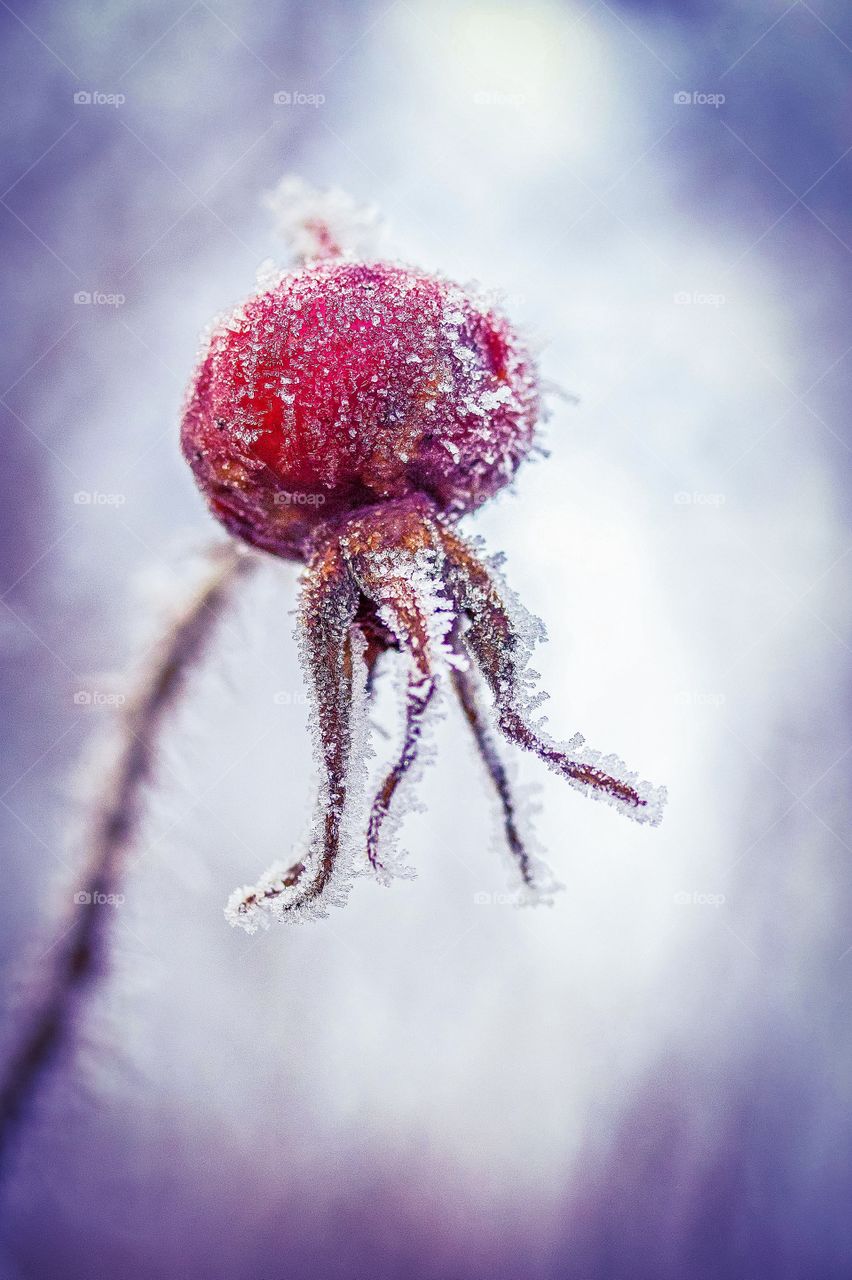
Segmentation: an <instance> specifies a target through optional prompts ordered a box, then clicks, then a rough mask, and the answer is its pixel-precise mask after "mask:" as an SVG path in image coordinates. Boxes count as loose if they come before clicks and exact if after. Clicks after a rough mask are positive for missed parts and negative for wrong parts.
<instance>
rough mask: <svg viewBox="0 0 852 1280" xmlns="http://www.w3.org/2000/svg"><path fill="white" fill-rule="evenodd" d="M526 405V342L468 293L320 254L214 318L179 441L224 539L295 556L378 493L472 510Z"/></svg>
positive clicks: (524, 443)
mask: <svg viewBox="0 0 852 1280" xmlns="http://www.w3.org/2000/svg"><path fill="white" fill-rule="evenodd" d="M538 413H539V395H538V383H537V375H536V369H535V365H534V362H533V360H532V358H531V356H530V354H529V352H528V350H527V349H526V347H525V346H524V344H523V343H522V342H521V341H520V340H519V338H518V337H517V335H516V334H515V333H514V332H513V330H512V329H511V327H510V326H509V324H508V323H507V321H506V320H505V319H504V317H503V316H502V315H500V314H499V313H498V312H496V311H495V310H493V309H492V308H490V307H489V306H488V305H486V304H485V303H483V302H482V301H481V300H479V299H478V298H477V297H476V296H475V295H474V294H472V293H471V292H469V291H467V290H464V289H462V288H460V287H459V286H458V285H455V284H452V283H450V282H449V281H447V280H445V279H443V278H442V277H440V276H436V275H430V274H427V273H424V272H422V271H417V270H413V269H411V268H407V267H403V266H398V265H393V264H389V263H371V264H366V263H360V262H351V261H342V260H340V259H332V260H322V261H318V262H314V263H311V264H310V265H308V266H306V267H304V268H303V269H302V270H299V271H296V272H291V273H289V274H286V275H283V276H282V277H281V279H280V280H279V282H278V283H277V284H276V285H275V286H274V287H273V288H271V289H268V290H267V291H265V292H261V293H259V294H257V295H255V296H254V297H252V298H250V299H249V300H248V301H247V302H246V303H244V304H243V305H242V306H240V307H238V308H237V310H236V311H234V312H233V313H232V314H231V315H230V316H229V317H228V318H227V319H226V320H225V321H224V322H222V323H220V324H219V325H218V327H217V328H216V329H215V330H214V332H213V334H212V337H211V339H210V342H209V345H208V347H207V350H206V352H205V354H204V355H203V357H202V360H201V363H200V365H199V367H198V370H197V372H196V375H195V378H194V381H193V384H192V386H191V388H190V393H189V397H188V401H187V405H186V409H185V412H184V417H183V426H182V446H183V451H184V455H185V457H186V459H187V461H188V462H189V464H190V466H191V467H192V470H193V473H194V475H195V478H196V481H197V483H198V484H199V486H200V488H201V489H202V491H203V492H204V494H205V495H206V497H207V500H208V502H209V504H210V507H211V509H212V511H213V513H214V514H215V515H216V516H217V517H218V519H220V520H221V521H222V522H223V524H225V526H226V527H227V528H228V530H229V531H230V532H231V533H233V534H236V535H237V536H239V537H241V538H244V539H245V540H246V541H248V542H251V543H253V544H255V545H256V546H259V547H263V548H264V549H266V550H268V551H272V552H275V553H276V554H278V555H282V556H288V557H292V558H296V559H302V558H304V557H305V555H306V554H307V550H308V546H309V542H310V536H311V534H312V532H313V531H314V530H315V529H316V527H317V525H319V524H322V523H324V522H327V521H334V520H335V518H337V517H339V516H341V515H345V514H348V513H350V512H352V511H354V510H357V509H359V508H362V507H369V506H371V505H374V504H376V503H381V502H383V501H386V500H388V499H398V498H402V497H406V496H408V495H414V494H422V495H425V496H427V497H429V498H430V499H431V500H432V501H433V502H434V504H435V505H436V507H437V508H438V510H439V511H441V512H443V513H445V514H447V515H450V516H451V517H452V516H458V515H461V514H463V513H464V512H467V511H471V510H473V509H475V508H476V507H478V506H479V505H480V504H481V503H483V502H484V501H485V500H486V499H487V498H489V497H491V496H492V494H494V493H495V492H496V491H497V490H498V489H500V488H501V487H502V486H504V485H505V484H507V483H508V482H509V481H510V480H511V479H512V477H513V475H514V473H515V471H516V470H517V467H518V465H519V463H520V462H521V460H522V459H523V457H524V456H525V454H526V453H527V452H528V450H529V448H530V445H531V443H532V439H533V432H534V428H535V424H536V419H537V417H538Z"/></svg>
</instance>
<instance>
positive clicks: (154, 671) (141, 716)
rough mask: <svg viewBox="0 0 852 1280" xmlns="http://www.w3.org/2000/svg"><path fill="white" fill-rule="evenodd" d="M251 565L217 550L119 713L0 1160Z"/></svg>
mask: <svg viewBox="0 0 852 1280" xmlns="http://www.w3.org/2000/svg"><path fill="white" fill-rule="evenodd" d="M255 563H256V561H255V560H254V558H253V557H250V556H247V555H245V554H244V553H243V552H241V551H239V550H238V549H237V548H236V547H235V546H233V545H230V544H226V545H224V546H222V547H217V548H216V552H215V567H214V569H213V571H212V572H211V573H210V574H209V575H208V577H207V579H206V580H205V581H204V582H203V583H202V585H201V586H200V587H199V589H198V591H197V592H196V594H195V595H194V597H193V598H192V600H191V601H190V602H189V603H188V604H187V606H186V607H185V608H184V609H183V611H182V612H181V614H180V615H179V616H178V617H177V618H176V619H175V621H174V622H173V623H172V625H171V627H170V629H169V631H168V632H167V634H166V635H165V636H164V637H163V640H162V641H161V643H160V645H159V647H158V649H157V652H156V653H155V655H154V657H153V659H152V661H151V663H150V665H149V667H148V670H147V672H146V674H145V676H144V678H143V681H142V684H141V686H140V688H139V690H138V692H137V693H136V695H135V697H133V698H132V699H131V701H130V703H129V705H128V707H127V710H126V712H125V715H124V718H123V724H122V739H121V745H120V748H119V751H118V755H117V759H116V762H115V765H114V768H113V770H112V772H111V774H110V776H109V778H108V780H107V784H106V787H105V790H104V793H103V797H102V799H101V800H100V802H99V803H98V805H97V808H96V810H95V813H94V816H93V822H92V834H91V838H90V853H89V858H88V861H87V863H86V867H85V871H84V873H83V884H84V885H85V889H86V892H85V895H82V894H81V895H79V896H80V897H83V896H85V899H86V900H85V901H78V902H76V903H75V907H74V915H73V918H72V919H71V921H70V923H69V924H67V925H66V929H65V932H64V933H62V934H60V938H59V942H58V943H56V944H54V947H53V948H52V953H53V954H52V965H51V971H50V974H49V975H48V976H47V978H46V979H45V981H44V985H43V989H42V992H41V995H40V998H39V999H38V1000H37V1003H36V1007H35V1009H34V1011H32V1012H31V1013H30V1015H29V1018H28V1020H27V1022H26V1024H25V1026H24V1028H23V1030H22V1033H21V1036H20V1040H19V1042H18V1044H17V1047H16V1048H15V1049H14V1050H13V1052H12V1053H11V1055H10V1056H9V1059H8V1061H7V1063H6V1065H5V1069H4V1071H3V1074H2V1083H0V1162H2V1160H3V1159H4V1157H5V1156H6V1155H7V1153H8V1148H9V1144H10V1141H11V1139H12V1137H13V1135H14V1132H15V1130H16V1129H17V1127H18V1126H19V1125H20V1123H21V1121H22V1119H23V1117H24V1115H25V1112H26V1109H27V1107H28V1106H29V1105H30V1104H31V1103H32V1101H33V1097H34V1095H35V1092H36V1090H37V1087H38V1084H39V1081H40V1080H41V1078H42V1076H43V1074H44V1072H45V1070H46V1068H47V1067H48V1066H49V1064H50V1062H51V1061H52V1060H53V1059H55V1057H56V1055H57V1053H58V1051H59V1050H60V1048H61V1047H62V1045H63V1042H64V1041H65V1040H67V1039H68V1037H69V1034H70V1032H71V1031H72V1021H73V1013H74V1008H75V1004H76V1003H77V999H78V997H79V996H80V994H81V993H82V990H83V988H84V987H85V986H86V985H89V984H91V982H92V980H93V979H95V978H96V977H97V976H98V974H99V971H100V970H101V969H102V961H103V951H104V939H105V935H106V926H107V923H108V920H109V912H108V911H106V910H105V909H104V906H103V903H104V901H105V898H106V897H107V896H108V895H110V894H113V893H115V891H116V887H117V886H118V885H119V884H120V882H121V878H122V875H123V872H124V866H125V862H126V856H127V853H128V851H129V848H130V845H131V842H132V840H133V837H134V835H135V833H136V829H137V826H138V822H139V814H140V808H141V797H142V791H143V789H144V785H145V783H146V782H147V780H148V778H149V777H150V775H151V773H152V771H153V767H154V759H155V751H156V743H157V737H158V734H159V732H160V730H161V728H162V726H163V723H164V721H165V719H166V717H167V715H168V713H169V711H171V709H172V707H173V706H174V704H175V702H176V701H177V698H178V696H179V694H180V692H181V690H182V688H183V685H184V680H185V677H186V675H187V673H188V672H189V671H190V670H191V669H192V667H193V666H194V665H195V663H196V662H197V661H198V659H199V658H200V657H201V655H202V653H203V651H204V649H205V647H206V645H207V643H208V642H209V640H210V637H211V635H212V633H213V630H214V628H215V625H216V623H217V621H218V620H219V618H220V617H221V616H222V613H223V612H224V610H225V609H226V608H227V605H228V603H229V601H230V599H231V595H232V591H233V589H234V587H235V586H236V583H237V580H238V579H239V578H242V577H244V576H246V575H247V574H248V573H249V572H250V571H251V569H252V568H253V566H254V564H255Z"/></svg>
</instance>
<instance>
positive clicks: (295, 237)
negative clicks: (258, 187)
mask: <svg viewBox="0 0 852 1280" xmlns="http://www.w3.org/2000/svg"><path fill="white" fill-rule="evenodd" d="M263 203H264V205H265V206H266V208H267V209H268V210H269V211H270V212H271V213H272V215H273V217H274V219H275V227H276V230H277V232H278V234H279V236H281V238H282V239H283V240H284V241H285V243H286V244H287V246H288V248H289V249H290V250H291V252H292V253H294V254H295V256H296V257H297V258H299V259H300V260H301V261H302V262H308V261H311V260H313V259H318V258H341V257H354V258H370V257H373V256H374V255H375V253H376V250H377V249H378V246H379V243H380V241H381V238H382V229H383V224H382V218H381V215H380V214H379V211H378V209H377V208H376V207H375V205H363V204H359V203H358V202H357V201H356V200H353V198H352V197H351V196H350V195H347V193H346V192H345V191H341V190H340V188H339V187H331V188H330V189H329V190H327V191H321V190H319V189H318V188H316V187H312V186H311V185H310V183H308V182H305V181H304V179H302V178H297V177H295V176H293V175H292V174H288V175H287V176H286V177H284V178H282V179H281V181H280V182H279V183H278V185H277V187H275V188H274V190H272V191H269V192H267V194H266V195H265V196H264V200H263Z"/></svg>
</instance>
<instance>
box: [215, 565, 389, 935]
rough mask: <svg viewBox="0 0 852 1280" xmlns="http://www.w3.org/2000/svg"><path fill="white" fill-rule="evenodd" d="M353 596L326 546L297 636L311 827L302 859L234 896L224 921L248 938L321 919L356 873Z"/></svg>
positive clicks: (361, 675) (310, 572) (360, 683)
mask: <svg viewBox="0 0 852 1280" xmlns="http://www.w3.org/2000/svg"><path fill="white" fill-rule="evenodd" d="M357 609H358V591H357V588H356V586H355V584H354V583H353V581H352V579H351V577H350V575H349V574H348V572H347V569H346V565H345V563H344V561H343V557H342V555H341V553H340V549H339V547H336V546H334V545H329V546H327V547H326V548H325V549H324V550H323V551H322V552H320V553H318V554H317V555H316V556H315V557H314V558H313V559H312V560H311V561H310V562H309V564H308V566H307V568H306V570H305V574H304V577H303V580H302V592H301V601H300V609H299V623H298V631H299V637H300V645H301V651H302V661H303V666H304V669H305V674H306V676H307V680H308V686H309V691H310V695H311V700H312V711H311V717H310V719H311V724H312V728H313V730H314V738H315V747H316V752H317V756H318V758H319V762H320V787H319V794H318V797H317V805H316V821H315V825H314V830H313V833H312V836H311V839H310V841H309V844H308V848H307V850H306V852H305V853H304V855H303V856H302V857H301V858H300V859H298V860H297V861H295V862H293V863H292V864H291V865H289V866H287V865H286V864H284V863H276V864H275V865H274V866H273V867H271V868H270V870H269V871H267V872H266V874H265V875H264V876H263V877H262V879H261V880H260V881H258V883H257V884H256V885H254V886H249V887H246V888H245V889H241V890H238V891H237V892H236V893H234V894H232V896H231V898H230V899H229V901H228V904H227V906H226V908H225V915H226V918H227V920H228V921H229V923H230V924H232V925H240V926H241V927H242V928H244V929H245V930H246V931H247V932H249V933H254V932H256V930H257V928H258V926H259V925H262V926H264V927H265V926H267V925H268V924H269V921H270V919H275V918H290V917H295V916H299V917H301V918H305V917H306V916H315V915H325V914H326V911H327V908H328V907H329V906H333V905H335V904H342V903H343V902H344V901H345V900H346V896H347V894H348V890H349V886H350V884H351V880H352V875H353V867H352V856H351V848H350V845H349V844H348V843H347V842H346V841H345V838H344V837H345V834H346V833H345V830H344V828H345V826H346V820H347V817H348V814H347V808H348V805H347V801H348V799H349V798H350V795H349V793H350V791H352V790H357V788H353V787H352V786H351V783H352V781H353V779H352V777H351V774H352V770H353V763H352V762H353V758H354V759H355V760H356V762H358V763H357V764H356V766H354V767H360V760H359V756H361V758H363V754H362V753H357V752H355V751H353V744H354V739H355V737H356V734H357V733H359V732H360V729H361V726H362V724H363V721H364V714H363V708H361V705H360V704H361V702H362V700H363V696H364V682H365V678H366V667H365V663H364V648H365V644H364V639H363V636H362V635H361V633H360V631H359V630H358V629H357V628H356V627H355V625H354V623H355V616H356V613H357Z"/></svg>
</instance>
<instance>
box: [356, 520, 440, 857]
mask: <svg viewBox="0 0 852 1280" xmlns="http://www.w3.org/2000/svg"><path fill="white" fill-rule="evenodd" d="M343 546H344V549H345V554H346V556H347V559H348V562H349V565H350V570H351V572H352V574H353V577H354V578H355V580H356V581H357V583H358V587H359V590H360V591H361V594H362V596H363V598H364V599H365V600H367V601H368V602H369V605H370V606H371V608H372V609H373V611H374V612H375V616H376V617H377V618H378V620H379V622H380V624H381V625H382V626H383V627H384V628H385V629H386V632H387V633H388V635H389V636H390V637H391V638H392V640H393V644H394V647H395V648H398V649H399V650H401V651H402V652H403V654H404V655H405V656H406V658H407V660H408V663H409V672H408V676H407V680H406V686H405V718H404V725H403V734H402V744H401V746H400V750H399V754H398V755H397V758H396V760H395V761H394V763H393V765H392V766H391V768H390V769H389V770H388V772H387V773H386V775H385V777H384V779H383V781H382V783H381V785H380V786H379V789H378V791H377V793H376V795H375V798H374V800H373V802H372V805H371V808H370V814H369V819H368V824H367V860H368V862H369V865H370V867H371V868H372V870H373V871H374V872H375V874H376V875H377V876H378V878H379V879H380V880H382V881H383V882H385V883H387V882H389V881H390V880H391V879H394V878H397V877H400V876H402V877H405V878H410V877H411V876H412V875H413V872H412V870H411V868H410V867H407V866H406V865H405V864H404V863H403V862H401V861H400V859H399V857H398V856H397V855H396V850H395V847H394V837H395V835H396V830H397V828H398V826H399V823H400V821H401V818H402V815H403V810H402V809H401V806H400V803H399V792H400V789H401V787H402V784H403V783H404V782H407V783H409V789H410V784H412V783H413V782H414V781H415V780H416V778H417V776H418V774H417V773H415V766H416V765H417V764H418V757H419V755H420V753H421V746H422V739H423V733H424V727H425V724H426V722H427V713H428V712H429V710H430V707H431V706H432V704H433V702H434V700H435V695H436V692H437V681H438V667H439V664H442V663H443V662H444V660H451V659H452V658H453V654H452V651H451V649H450V648H449V645H448V640H447V638H448V636H449V633H450V630H451V628H452V626H453V615H452V613H451V611H450V609H449V606H448V601H447V600H446V599H445V597H444V594H443V560H444V557H443V552H442V551H441V548H440V544H439V542H438V538H437V531H436V529H435V528H434V526H433V525H432V523H431V521H430V520H429V519H428V518H427V517H425V516H424V515H423V513H422V512H421V511H420V510H419V509H418V508H414V509H411V510H409V511H408V512H406V513H405V515H404V516H403V517H402V518H401V519H400V520H399V521H398V522H395V523H393V524H392V527H391V529H390V530H388V529H387V528H386V527H385V526H384V522H383V521H382V519H381V518H380V517H376V516H375V515H373V514H368V515H365V516H363V517H361V518H360V519H358V520H357V521H353V522H352V523H351V524H350V526H349V528H348V530H347V534H346V536H345V538H344V539H343ZM380 842H381V844H382V846H383V848H382V851H381V852H380Z"/></svg>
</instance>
